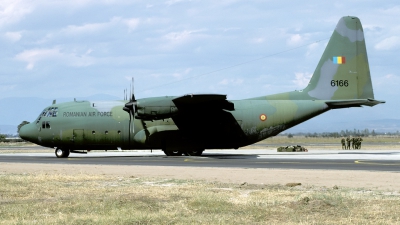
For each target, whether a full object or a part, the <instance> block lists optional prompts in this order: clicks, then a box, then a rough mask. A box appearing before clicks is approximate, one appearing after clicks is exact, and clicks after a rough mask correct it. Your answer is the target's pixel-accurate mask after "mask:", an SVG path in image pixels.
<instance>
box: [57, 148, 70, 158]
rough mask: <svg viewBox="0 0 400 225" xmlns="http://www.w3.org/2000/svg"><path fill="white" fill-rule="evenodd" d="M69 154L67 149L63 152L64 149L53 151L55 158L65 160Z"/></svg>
mask: <svg viewBox="0 0 400 225" xmlns="http://www.w3.org/2000/svg"><path fill="white" fill-rule="evenodd" d="M69 153H70V152H69V149H67V150H65V149H61V148H57V149H56V151H55V154H56V156H57V158H67V157H68V156H69Z"/></svg>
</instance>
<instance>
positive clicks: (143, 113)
mask: <svg viewBox="0 0 400 225" xmlns="http://www.w3.org/2000/svg"><path fill="white" fill-rule="evenodd" d="M380 103H384V101H378V100H375V99H374V93H373V89H372V82H371V77H370V70H369V65H368V58H367V51H366V47H365V40H364V32H363V28H362V26H361V22H360V20H359V19H358V18H357V17H351V16H347V17H343V18H341V19H340V20H339V23H338V24H337V26H336V29H335V30H334V32H333V34H332V36H331V38H330V40H329V43H328V45H327V47H326V49H325V51H324V53H323V55H322V57H321V59H320V61H319V63H318V65H317V68H316V69H315V72H314V74H313V76H312V78H311V80H310V82H309V84H308V86H307V87H306V88H305V89H304V90H300V91H291V92H285V93H280V94H274V95H268V96H261V97H256V98H250V99H244V100H232V101H229V100H227V98H226V95H220V94H193V95H184V96H180V97H170V96H166V97H154V98H144V99H135V97H134V95H132V97H131V99H130V101H124V100H121V101H103V102H100V101H73V102H67V103H60V104H56V103H55V102H53V105H51V106H49V107H46V108H45V109H44V110H43V112H42V113H41V114H40V115H39V116H38V118H37V119H36V121H34V122H32V123H30V124H26V125H24V126H22V127H21V129H20V132H19V134H20V136H21V138H23V139H25V140H28V141H30V142H34V143H36V144H39V145H42V146H46V147H50V148H55V154H56V156H57V157H59V158H65V157H68V156H69V154H70V152H72V153H86V152H85V150H112V149H113V150H116V149H119V150H128V149H148V150H150V149H162V150H163V151H164V153H165V154H166V155H167V156H178V155H183V154H185V155H191V156H199V155H201V154H202V153H203V151H204V150H205V149H237V148H240V147H243V146H246V145H250V144H253V143H256V142H258V141H261V140H263V139H266V138H268V137H271V136H275V135H277V134H279V133H280V132H282V131H284V130H286V129H288V128H290V127H293V126H295V125H297V124H299V123H302V122H304V121H306V120H308V119H310V118H312V117H315V116H317V115H320V114H322V113H324V112H326V111H328V110H331V109H340V108H349V107H362V106H375V105H377V104H380Z"/></svg>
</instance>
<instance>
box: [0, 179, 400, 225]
mask: <svg viewBox="0 0 400 225" xmlns="http://www.w3.org/2000/svg"><path fill="white" fill-rule="evenodd" d="M0 184H1V185H0V224H398V223H400V203H399V202H400V201H399V200H400V196H399V193H397V192H394V193H392V192H381V191H369V190H362V189H341V188H339V189H333V188H317V187H302V186H296V187H286V186H284V185H251V184H245V185H238V184H224V183H215V182H214V183H209V182H201V181H192V180H171V179H151V178H136V177H110V176H101V175H97V176H88V175H84V174H77V175H74V176H71V175H47V174H25V175H21V174H19V175H0Z"/></svg>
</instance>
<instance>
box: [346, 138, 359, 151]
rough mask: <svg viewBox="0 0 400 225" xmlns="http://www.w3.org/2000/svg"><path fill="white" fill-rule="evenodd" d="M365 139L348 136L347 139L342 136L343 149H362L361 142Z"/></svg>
mask: <svg viewBox="0 0 400 225" xmlns="http://www.w3.org/2000/svg"><path fill="white" fill-rule="evenodd" d="M362 141H363V139H362V138H361V137H352V138H350V137H347V138H346V139H345V138H344V137H342V141H341V142H342V149H344V150H346V149H351V148H353V149H361V142H362ZM350 147H351V148H350Z"/></svg>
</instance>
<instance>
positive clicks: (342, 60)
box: [333, 56, 346, 64]
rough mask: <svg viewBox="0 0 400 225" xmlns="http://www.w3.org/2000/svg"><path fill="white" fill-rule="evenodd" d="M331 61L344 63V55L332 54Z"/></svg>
mask: <svg viewBox="0 0 400 225" xmlns="http://www.w3.org/2000/svg"><path fill="white" fill-rule="evenodd" d="M333 63H334V64H345V63H346V57H344V56H334V57H333Z"/></svg>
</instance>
